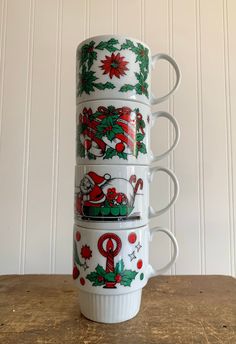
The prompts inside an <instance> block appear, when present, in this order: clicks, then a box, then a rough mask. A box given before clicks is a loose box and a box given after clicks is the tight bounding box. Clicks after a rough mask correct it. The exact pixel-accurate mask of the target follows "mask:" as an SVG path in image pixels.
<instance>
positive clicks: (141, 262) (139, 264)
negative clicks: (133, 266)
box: [137, 259, 143, 269]
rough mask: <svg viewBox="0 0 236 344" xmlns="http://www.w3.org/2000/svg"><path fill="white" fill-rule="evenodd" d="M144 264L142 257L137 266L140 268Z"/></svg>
mask: <svg viewBox="0 0 236 344" xmlns="http://www.w3.org/2000/svg"><path fill="white" fill-rule="evenodd" d="M142 266H143V261H142V259H139V260H138V261H137V268H138V269H142Z"/></svg>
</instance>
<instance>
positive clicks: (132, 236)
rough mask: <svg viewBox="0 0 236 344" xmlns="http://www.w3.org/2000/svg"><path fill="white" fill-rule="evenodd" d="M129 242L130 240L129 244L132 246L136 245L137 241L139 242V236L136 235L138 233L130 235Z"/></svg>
mask: <svg viewBox="0 0 236 344" xmlns="http://www.w3.org/2000/svg"><path fill="white" fill-rule="evenodd" d="M128 240H129V242H130V243H131V244H134V243H135V241H136V240H137V235H136V233H134V232H132V233H130V234H129V236H128Z"/></svg>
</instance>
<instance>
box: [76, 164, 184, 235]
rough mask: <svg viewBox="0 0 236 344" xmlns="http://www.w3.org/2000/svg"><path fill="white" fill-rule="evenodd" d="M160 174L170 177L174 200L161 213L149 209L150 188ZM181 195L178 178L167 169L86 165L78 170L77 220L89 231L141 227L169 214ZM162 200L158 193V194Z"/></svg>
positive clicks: (151, 208)
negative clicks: (154, 178) (179, 194)
mask: <svg viewBox="0 0 236 344" xmlns="http://www.w3.org/2000/svg"><path fill="white" fill-rule="evenodd" d="M156 172H164V173H166V174H168V175H169V176H170V178H171V179H172V181H173V184H174V192H173V197H172V199H171V200H170V202H169V204H168V205H166V206H165V207H164V208H162V209H160V210H155V209H154V208H153V207H151V206H149V187H150V183H151V181H152V179H153V176H154V174H155V173H156ZM178 192H179V186H178V181H177V178H176V176H175V175H174V174H173V172H171V171H170V170H169V169H167V168H164V167H152V168H150V167H149V166H129V165H128V166H125V165H117V166H115V165H114V166H111V165H94V166H91V165H84V166H76V167H75V220H76V221H79V224H80V225H81V226H84V227H87V228H97V229H104V228H105V229H110V228H114V229H116V228H121V229H122V228H131V227H141V226H144V225H146V224H147V223H148V221H149V219H150V218H151V217H155V216H159V215H161V214H163V213H164V212H166V211H167V210H168V209H169V208H170V207H171V205H172V204H173V203H174V202H175V200H176V198H177V196H178ZM157 197H158V191H157Z"/></svg>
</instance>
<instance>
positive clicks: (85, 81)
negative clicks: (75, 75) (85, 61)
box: [77, 65, 98, 96]
mask: <svg viewBox="0 0 236 344" xmlns="http://www.w3.org/2000/svg"><path fill="white" fill-rule="evenodd" d="M94 74H95V72H93V71H87V69H86V67H85V65H83V68H82V73H81V74H79V83H78V89H77V94H78V95H79V96H80V95H81V94H82V93H83V92H85V93H86V94H90V92H92V91H94V84H93V83H94V81H96V80H97V79H98V78H97V77H96V76H95V75H94Z"/></svg>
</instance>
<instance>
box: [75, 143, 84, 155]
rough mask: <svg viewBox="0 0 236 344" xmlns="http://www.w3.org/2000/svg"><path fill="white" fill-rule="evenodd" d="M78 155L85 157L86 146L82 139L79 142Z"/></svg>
mask: <svg viewBox="0 0 236 344" xmlns="http://www.w3.org/2000/svg"><path fill="white" fill-rule="evenodd" d="M76 156H79V157H81V158H85V147H84V146H83V145H82V143H81V142H80V141H78V142H77V147H76Z"/></svg>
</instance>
